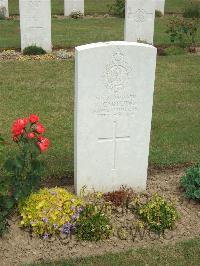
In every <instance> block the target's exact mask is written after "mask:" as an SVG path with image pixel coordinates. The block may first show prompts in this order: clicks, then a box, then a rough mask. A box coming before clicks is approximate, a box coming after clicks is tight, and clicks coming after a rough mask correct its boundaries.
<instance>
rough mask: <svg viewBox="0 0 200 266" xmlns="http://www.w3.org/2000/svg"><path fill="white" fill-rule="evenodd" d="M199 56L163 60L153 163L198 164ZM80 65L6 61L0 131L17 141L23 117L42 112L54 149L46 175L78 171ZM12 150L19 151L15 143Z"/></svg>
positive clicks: (0, 72) (0, 75)
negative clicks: (15, 129)
mask: <svg viewBox="0 0 200 266" xmlns="http://www.w3.org/2000/svg"><path fill="white" fill-rule="evenodd" d="M199 70H200V67H199V57H198V56H195V55H181V56H167V57H158V60H157V73H156V86H155V97H154V108H153V122H152V136H151V147H150V158H149V161H150V164H151V165H159V166H161V165H172V164H177V163H185V162H193V161H197V160H198V159H199V154H200V138H199V136H200V127H199V121H200V114H199V110H200V101H199V81H200V79H199V75H198V73H199ZM73 94H74V61H73V60H71V61H62V62H58V61H50V62H33V61H32V62H16V61H15V62H5V61H4V62H0V99H1V105H0V128H1V133H3V135H4V136H5V137H6V139H7V140H8V141H9V140H10V143H11V136H10V127H11V124H12V122H13V120H15V119H16V118H17V117H20V116H27V115H29V114H30V113H37V114H38V115H40V117H41V122H42V123H44V125H45V126H46V135H47V136H48V137H49V138H50V139H51V147H50V149H49V152H48V153H46V154H45V155H44V156H45V159H46V160H47V161H48V165H49V169H48V171H47V172H46V175H51V176H63V175H65V174H66V173H67V172H73V100H74V99H73ZM8 148H10V149H11V148H12V149H13V144H11V146H9V147H8Z"/></svg>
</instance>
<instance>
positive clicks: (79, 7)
mask: <svg viewBox="0 0 200 266" xmlns="http://www.w3.org/2000/svg"><path fill="white" fill-rule="evenodd" d="M72 12H80V13H81V14H83V15H84V0H64V15H65V16H66V17H67V16H70V15H71V13H72Z"/></svg>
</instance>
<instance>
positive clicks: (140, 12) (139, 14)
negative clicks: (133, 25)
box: [135, 9, 146, 22]
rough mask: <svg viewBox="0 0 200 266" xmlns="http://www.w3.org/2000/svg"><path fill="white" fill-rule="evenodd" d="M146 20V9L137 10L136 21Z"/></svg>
mask: <svg viewBox="0 0 200 266" xmlns="http://www.w3.org/2000/svg"><path fill="white" fill-rule="evenodd" d="M145 20H146V11H145V10H144V9H138V10H137V11H136V12H135V21H136V22H145Z"/></svg>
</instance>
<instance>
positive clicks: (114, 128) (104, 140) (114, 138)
mask: <svg viewBox="0 0 200 266" xmlns="http://www.w3.org/2000/svg"><path fill="white" fill-rule="evenodd" d="M120 140H121V141H127V140H130V136H118V135H117V122H116V121H114V122H113V136H112V137H108V138H98V141H99V142H114V151H113V166H112V170H116V156H117V142H118V141H120Z"/></svg>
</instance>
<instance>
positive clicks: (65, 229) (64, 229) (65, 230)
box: [61, 222, 73, 235]
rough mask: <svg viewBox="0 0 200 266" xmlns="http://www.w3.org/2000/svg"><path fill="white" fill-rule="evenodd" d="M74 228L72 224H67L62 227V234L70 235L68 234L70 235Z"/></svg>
mask: <svg viewBox="0 0 200 266" xmlns="http://www.w3.org/2000/svg"><path fill="white" fill-rule="evenodd" d="M72 228H73V225H72V223H70V222H67V223H66V224H64V225H63V227H62V229H61V232H62V233H63V234H66V235H68V234H70V231H71V230H72Z"/></svg>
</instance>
